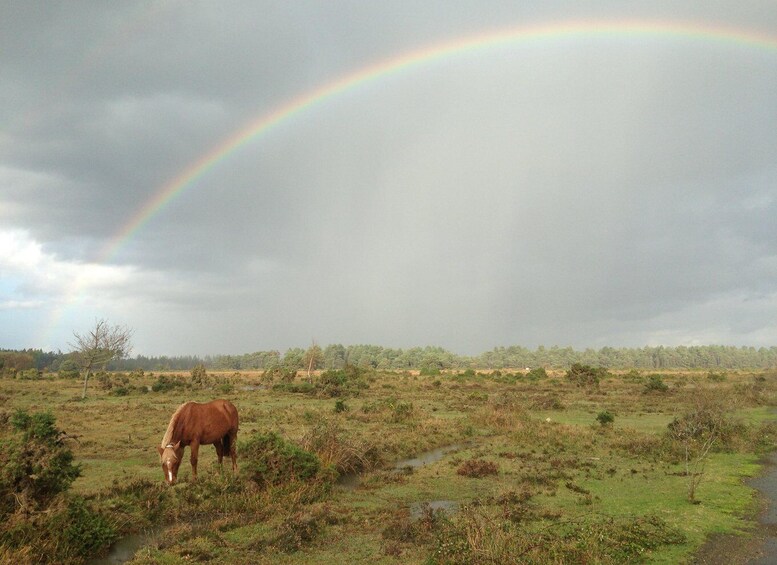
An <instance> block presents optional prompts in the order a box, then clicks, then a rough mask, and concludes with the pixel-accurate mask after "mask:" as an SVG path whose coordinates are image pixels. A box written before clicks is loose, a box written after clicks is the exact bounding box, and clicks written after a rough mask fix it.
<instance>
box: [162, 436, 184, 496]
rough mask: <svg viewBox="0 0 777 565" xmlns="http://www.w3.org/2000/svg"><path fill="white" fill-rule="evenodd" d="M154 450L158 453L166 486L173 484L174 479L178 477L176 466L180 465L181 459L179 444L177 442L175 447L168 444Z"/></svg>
mask: <svg viewBox="0 0 777 565" xmlns="http://www.w3.org/2000/svg"><path fill="white" fill-rule="evenodd" d="M156 449H157V451H159V457H160V459H161V460H162V472H163V473H164V474H165V481H167V484H168V485H172V484H175V479H176V478H177V477H178V466H179V465H180V464H181V457H182V456H183V450H182V449H181V442H180V441H179V442H177V443H176V444H175V445H173V444H171V443H170V444H167V445H166V446H164V447H161V446H160V447H157V448H156Z"/></svg>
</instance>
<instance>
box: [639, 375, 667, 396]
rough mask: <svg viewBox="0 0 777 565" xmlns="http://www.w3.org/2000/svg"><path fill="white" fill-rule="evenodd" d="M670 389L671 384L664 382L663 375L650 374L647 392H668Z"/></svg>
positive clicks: (646, 385) (646, 387)
mask: <svg viewBox="0 0 777 565" xmlns="http://www.w3.org/2000/svg"><path fill="white" fill-rule="evenodd" d="M668 390H669V385H667V384H666V383H665V382H664V379H663V378H662V377H661V375H648V377H647V382H646V383H645V392H646V393H647V392H666V391H668Z"/></svg>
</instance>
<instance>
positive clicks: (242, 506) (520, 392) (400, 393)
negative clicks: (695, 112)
mask: <svg viewBox="0 0 777 565" xmlns="http://www.w3.org/2000/svg"><path fill="white" fill-rule="evenodd" d="M311 381H312V382H308V380H307V379H306V378H304V375H300V376H298V377H296V378H294V379H291V378H289V377H288V376H286V378H285V379H276V380H273V379H272V378H270V377H269V375H267V376H265V375H262V374H260V373H245V372H244V373H234V374H233V373H229V374H212V373H211V374H206V375H202V374H200V375H197V376H196V377H193V376H192V375H191V374H189V373H183V374H179V375H172V374H160V373H155V374H144V375H137V374H136V375H121V374H108V375H104V376H102V377H101V378H100V379H95V380H94V381H93V382H92V383H91V384H90V390H89V396H88V398H87V399H86V400H84V401H82V400H81V399H80V387H81V383H80V382H78V381H77V380H69V379H58V378H56V377H54V378H48V377H45V376H44V377H43V378H40V379H36V380H20V379H12V378H5V379H0V412H2V413H3V414H5V417H4V418H3V421H4V422H5V424H4V428H3V430H4V431H3V434H5V435H8V434H10V433H11V430H10V429H9V426H8V424H7V422H8V420H9V415H10V414H12V413H14V411H16V410H18V409H23V410H26V411H28V412H29V413H34V412H38V411H50V412H51V413H52V414H53V415H54V417H55V418H56V424H57V427H58V428H59V429H61V430H64V431H65V432H66V433H67V434H68V436H69V438H68V439H66V440H65V441H66V442H67V444H68V445H69V446H70V448H71V449H72V452H73V454H74V456H75V461H76V462H77V463H80V464H81V466H82V474H81V476H80V477H79V478H78V479H77V480H76V481H75V482H74V483H73V485H72V487H71V488H70V490H69V492H68V493H67V496H71V497H73V496H76V497H83V499H84V500H85V501H86V504H88V505H89V508H91V509H92V510H93V511H94V512H96V513H99V514H100V515H101V516H103V517H104V518H105V519H106V521H107V523H109V524H110V525H111V527H112V528H113V529H114V532H115V535H114V536H113V537H114V538H115V537H117V536H118V537H126V536H130V535H137V534H143V533H148V534H149V535H148V536H147V537H145V538H135V539H139V540H141V541H142V543H141V546H140V548H139V549H138V550H137V552H136V553H135V555H134V558H133V559H132V560H131V561H130V563H132V564H134V565H139V564H145V563H149V564H150V563H171V564H172V563H190V562H192V561H200V562H207V561H221V562H231V563H288V564H296V563H311V562H315V563H345V562H349V563H358V562H370V563H504V562H516V561H518V562H526V563H569V562H590V563H624V562H643V561H644V562H651V563H682V562H692V561H693V558H694V557H693V556H694V554H695V552H696V551H697V550H698V548H699V547H700V546H701V545H702V544H703V543H704V541H705V539H707V538H708V537H709V536H711V535H713V534H732V535H738V536H747V535H749V534H750V533H752V531H753V529H752V527H753V523H752V521H751V520H750V518H749V517H751V516H752V515H753V513H754V512H755V511H756V509H757V498H756V497H755V496H754V491H753V489H752V488H751V487H749V486H747V485H746V484H744V479H745V478H747V477H750V476H752V475H754V474H755V473H756V472H757V471H758V468H759V467H758V461H759V460H760V458H761V457H762V456H763V454H764V453H767V452H770V451H773V450H774V447H775V440H776V439H777V433H776V432H775V431H776V430H777V428H776V427H775V426H774V425H773V423H772V418H773V416H772V412H771V406H772V405H773V404H774V402H775V398H776V397H775V391H777V374H768V373H745V372H740V373H729V374H725V375H724V374H709V373H707V372H697V373H692V372H686V373H683V372H670V373H662V374H660V375H649V374H646V373H640V372H636V371H631V372H628V373H623V374H614V375H613V374H603V375H602V376H601V378H600V379H599V382H598V385H597V384H596V383H592V382H581V381H577V382H574V381H572V380H570V379H568V378H567V377H566V376H565V372H557V373H551V374H549V375H548V376H547V377H541V376H540V377H537V376H533V377H527V376H526V375H524V374H523V373H521V372H513V371H502V372H480V373H474V372H472V371H469V372H467V373H466V374H457V373H455V372H452V373H447V374H446V373H442V374H439V375H436V374H433V375H419V374H412V373H397V372H374V371H363V370H362V371H358V370H353V371H350V372H349V371H340V372H336V373H329V374H324V376H322V375H320V374H317V375H314V376H313V377H312V379H311ZM219 397H220V398H226V399H228V400H230V401H232V402H233V403H234V404H235V406H237V408H238V410H239V413H240V420H241V421H240V432H239V435H238V463H239V465H240V467H241V471H240V473H239V475H238V476H237V477H233V476H232V474H231V472H230V471H229V470H228V468H229V465H227V466H226V468H227V470H225V472H224V473H223V475H222V474H220V473H219V472H218V468H217V465H216V454H215V451H214V450H213V448H212V447H210V446H207V447H203V448H202V449H201V450H200V461H199V479H200V480H199V482H198V483H196V484H195V483H192V482H190V478H191V468H190V466H189V463H188V454H189V452H188V450H187V451H186V455H185V457H186V458H187V459H186V460H185V461H184V463H183V464H182V466H181V469H180V471H179V481H180V482H179V484H177V485H176V486H174V487H172V488H170V487H167V486H165V485H164V484H163V477H162V472H161V469H160V465H159V457H158V455H157V452H156V446H157V445H158V444H159V441H160V440H161V437H162V435H163V433H164V431H165V428H166V426H167V423H168V421H169V419H170V416H171V415H172V413H173V412H174V410H175V409H176V408H177V406H178V405H179V404H181V403H182V402H184V401H187V400H198V401H205V400H211V399H213V398H219ZM603 414H606V416H603ZM689 414H695V415H696V418H697V419H696V420H693V421H694V422H696V423H697V424H698V425H699V427H698V429H697V428H693V430H696V431H693V430H691V431H688V429H689V428H682V425H684V424H685V423H687V422H688V421H690V420H688V415H689ZM705 418H706V419H705ZM672 422H675V424H673V425H672V426H670V423H672ZM705 426H706V427H705ZM713 428H714V434H715V442H714V443H713V444H712V447H711V449H710V451H709V453H708V454H707V455H706V456H704V457H703V459H702V457H701V456H700V455H701V451H700V450H701V448H702V447H703V441H702V440H703V439H704V437H706V436H705V434H707V433H710V430H711V429H713ZM683 430H685V431H683ZM697 432H698V433H697ZM694 434H696V435H694ZM686 448H687V449H688V450H690V451H689V453H690V456H689V457H688V458H686ZM430 452H431V453H433V456H429V457H427V458H426V459H425V460H423V461H421V462H413V461H410V462H407V461H406V462H405V463H403V464H399V465H397V462H398V461H401V460H407V459H411V458H413V457H415V456H418V455H419V454H426V453H430ZM694 454H698V455H699V456H698V457H697V459H698V461H697V460H695V459H694ZM421 463H422V464H421ZM343 477H345V479H343ZM693 477H696V478H697V479H698V485H696V488H695V492H694V499H695V500H694V501H693V502H691V501H690V500H689V483H690V481H691V480H692V478H693ZM41 519H42V518H41ZM4 535H6V538H5V540H6V541H8V540H11V541H9V542H8V543H4V549H3V550H2V553H0V558H2V559H4V560H6V561H9V562H14V563H20V562H21V563H23V562H25V561H27V562H36V559H37V558H36V557H35V552H33V551H31V550H30V547H29V544H33V543H37V544H38V546H40V544H44V545H45V544H46V543H54V542H53V541H51V540H52V539H53V538H42V539H38V540H37V541H36V538H35V537H34V536H33V534H29V535H28V537H27V538H24V537H21V538H11V537H7V536H8V534H7V532H6V533H5V534H4ZM25 544H28V545H25ZM68 559H71V560H72V561H73V562H77V561H78V560H79V559H81V557H80V556H78V555H75V554H73V555H70V556H69V557H68Z"/></svg>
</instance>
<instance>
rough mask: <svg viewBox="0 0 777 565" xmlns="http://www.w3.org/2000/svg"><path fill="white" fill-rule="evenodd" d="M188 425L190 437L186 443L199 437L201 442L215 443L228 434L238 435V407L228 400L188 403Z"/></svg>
mask: <svg viewBox="0 0 777 565" xmlns="http://www.w3.org/2000/svg"><path fill="white" fill-rule="evenodd" d="M186 404H187V406H186V414H185V419H186V426H185V428H186V429H188V431H189V433H187V434H185V435H187V436H189V437H187V438H186V439H187V440H188V441H187V442H186V443H188V442H189V441H191V440H193V439H197V440H198V441H199V442H200V443H206V444H207V443H214V442H216V441H220V440H221V439H222V438H223V437H224V436H226V435H233V436H234V435H236V434H237V429H238V423H239V420H238V415H237V408H235V405H234V404H232V403H231V402H230V401H228V400H221V399H219V400H212V401H210V402H205V403H199V402H187V403H186Z"/></svg>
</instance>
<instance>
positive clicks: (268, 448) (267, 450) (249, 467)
mask: <svg viewBox="0 0 777 565" xmlns="http://www.w3.org/2000/svg"><path fill="white" fill-rule="evenodd" d="M240 458H241V460H242V461H243V463H242V467H243V469H244V470H245V474H246V476H247V477H248V478H249V479H250V480H251V481H253V482H254V483H256V484H257V485H259V486H260V487H266V486H272V485H280V484H283V483H287V482H290V481H307V480H310V479H313V478H314V477H316V475H317V474H318V472H319V470H320V469H321V462H320V461H319V459H318V457H316V455H314V454H313V453H311V452H309V451H306V450H304V449H302V448H301V447H299V446H297V445H295V444H293V443H291V442H289V441H286V440H285V439H283V438H282V437H281V436H279V435H278V434H276V433H275V432H265V433H255V434H254V435H253V436H252V437H251V438H250V439H249V440H248V442H246V443H245V444H244V445H243V446H241V448H240Z"/></svg>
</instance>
